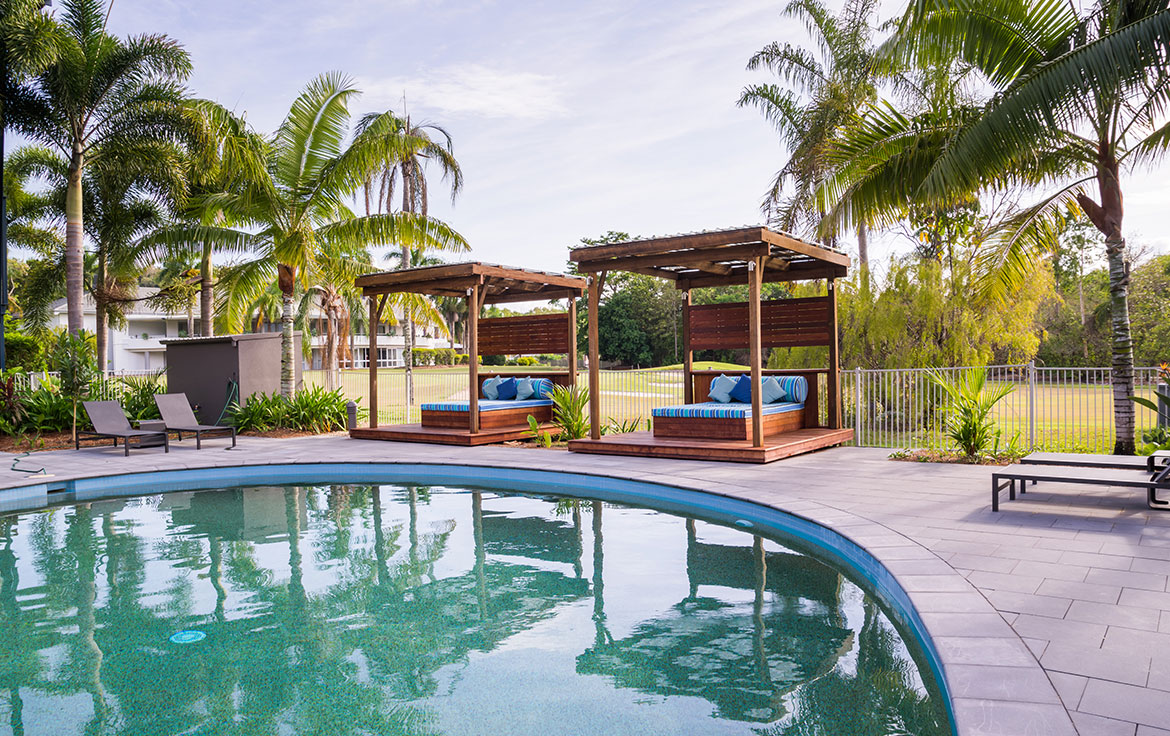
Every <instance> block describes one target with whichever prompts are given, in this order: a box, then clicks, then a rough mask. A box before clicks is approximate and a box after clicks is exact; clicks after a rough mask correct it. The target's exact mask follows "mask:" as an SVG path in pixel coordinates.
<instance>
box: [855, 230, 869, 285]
mask: <svg viewBox="0 0 1170 736" xmlns="http://www.w3.org/2000/svg"><path fill="white" fill-rule="evenodd" d="M857 267H858V268H859V269H860V271H861V288H862V289H867V288H869V230H868V229H867V228H866V227H865V223H864V222H859V223H857Z"/></svg>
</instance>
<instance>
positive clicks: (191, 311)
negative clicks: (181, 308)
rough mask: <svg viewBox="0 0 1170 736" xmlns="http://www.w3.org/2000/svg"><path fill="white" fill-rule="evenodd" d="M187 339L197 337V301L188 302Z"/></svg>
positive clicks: (190, 300)
mask: <svg viewBox="0 0 1170 736" xmlns="http://www.w3.org/2000/svg"><path fill="white" fill-rule="evenodd" d="M187 337H195V299H194V298H192V299H188V300H187Z"/></svg>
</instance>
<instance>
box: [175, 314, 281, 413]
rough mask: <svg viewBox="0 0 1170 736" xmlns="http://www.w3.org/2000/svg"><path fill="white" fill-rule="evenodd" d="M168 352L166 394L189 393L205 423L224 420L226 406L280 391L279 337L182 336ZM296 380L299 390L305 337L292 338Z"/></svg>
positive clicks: (261, 334)
mask: <svg viewBox="0 0 1170 736" xmlns="http://www.w3.org/2000/svg"><path fill="white" fill-rule="evenodd" d="M162 344H163V345H166V347H167V391H168V392H170V393H176V394H177V393H184V394H187V400H188V401H190V402H191V404H192V405H194V406H195V407H196V409H195V412H196V416H197V417H199V421H200V422H202V423H204V424H215V423H216V422H217V421H221V420H220V417H221V416H223V415H224V410H225V408H226V407H227V404H228V401H229V400H231V401H236V400H238V401H239V402H240V403H241V404H246V403H248V397H249V396H251V395H252V394H256V393H263V394H272V393H277V392H279V391H280V333H279V332H258V333H255V334H248V335H222V336H216V337H182V338H177V339H171V340H162ZM293 364H294V365H293V381H294V385H295V386H296V388H297V389H298V390H299V389H300V388H301V333H299V332H295V333H293Z"/></svg>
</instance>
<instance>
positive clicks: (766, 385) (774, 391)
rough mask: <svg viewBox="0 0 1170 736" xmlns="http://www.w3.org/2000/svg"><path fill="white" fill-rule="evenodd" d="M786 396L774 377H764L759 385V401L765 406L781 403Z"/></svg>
mask: <svg viewBox="0 0 1170 736" xmlns="http://www.w3.org/2000/svg"><path fill="white" fill-rule="evenodd" d="M786 396H788V394H786V393H784V389H783V388H781V386H780V382H779V381H777V380H776V376H764V380H763V382H762V383H761V384H760V400H761V401H763V402H764V403H765V404H775V403H776V402H777V401H783V400H784V399H785V397H786Z"/></svg>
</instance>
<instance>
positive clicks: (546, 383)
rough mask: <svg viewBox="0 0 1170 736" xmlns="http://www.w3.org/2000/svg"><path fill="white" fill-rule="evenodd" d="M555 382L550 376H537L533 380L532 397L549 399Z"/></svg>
mask: <svg viewBox="0 0 1170 736" xmlns="http://www.w3.org/2000/svg"><path fill="white" fill-rule="evenodd" d="M552 390H553V382H552V379H549V378H536V379H533V381H532V398H534V399H547V398H548V397H549V394H551V393H552Z"/></svg>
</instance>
